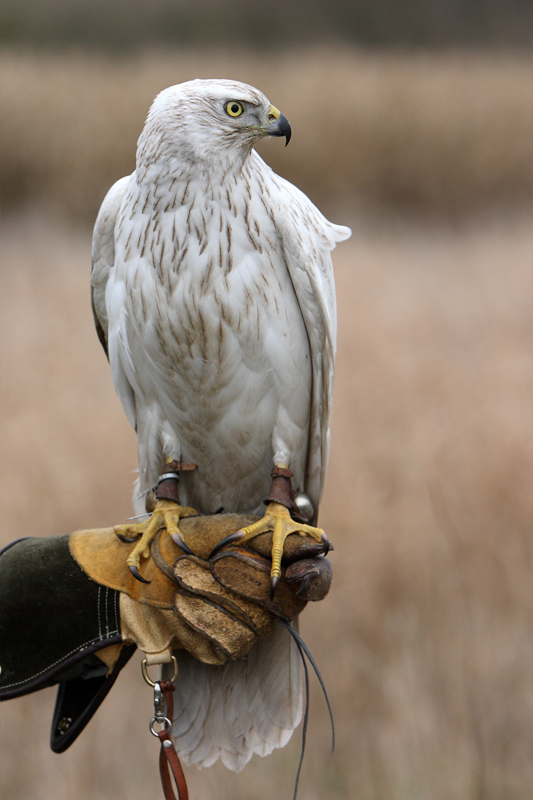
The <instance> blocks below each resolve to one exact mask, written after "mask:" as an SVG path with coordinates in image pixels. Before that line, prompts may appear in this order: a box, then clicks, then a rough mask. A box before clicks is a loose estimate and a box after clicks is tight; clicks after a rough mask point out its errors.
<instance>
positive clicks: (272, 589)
mask: <svg viewBox="0 0 533 800" xmlns="http://www.w3.org/2000/svg"><path fill="white" fill-rule="evenodd" d="M278 580H279V578H278V577H277V575H274V577H273V578H271V580H270V599H271V600H273V599H274V592H275V591H276V586H277V585H278Z"/></svg>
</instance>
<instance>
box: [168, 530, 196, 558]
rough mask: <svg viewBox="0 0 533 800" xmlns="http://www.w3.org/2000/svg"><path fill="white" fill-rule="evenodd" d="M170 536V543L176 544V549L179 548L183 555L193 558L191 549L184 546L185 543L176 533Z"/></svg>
mask: <svg viewBox="0 0 533 800" xmlns="http://www.w3.org/2000/svg"><path fill="white" fill-rule="evenodd" d="M171 535H172V541H173V542H174V543H175V544H177V545H178V547H180V548H181V549H182V550H183V551H184V552H185V553H187V555H189V556H193V555H194V553H193V551H192V550H191V548H190V547H187V545H186V544H185V542H184V541H183V539H182V538H181V536H180V535H179V534H178V533H173V534H171Z"/></svg>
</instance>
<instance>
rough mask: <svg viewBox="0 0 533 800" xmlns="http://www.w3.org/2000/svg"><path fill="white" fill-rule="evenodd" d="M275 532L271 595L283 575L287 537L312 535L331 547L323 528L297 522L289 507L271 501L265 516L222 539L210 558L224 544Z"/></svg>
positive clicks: (246, 540)
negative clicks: (283, 558)
mask: <svg viewBox="0 0 533 800" xmlns="http://www.w3.org/2000/svg"><path fill="white" fill-rule="evenodd" d="M269 531H272V532H273V536H272V569H271V570H270V577H271V581H272V582H271V589H270V596H271V597H273V596H274V590H275V588H276V585H277V583H278V580H279V577H280V575H281V559H282V556H283V545H284V543H285V539H286V538H287V536H289V535H290V534H291V533H299V534H300V536H312V537H313V538H314V539H316V540H317V542H322V543H323V544H324V545H325V546H326V552H327V550H328V549H329V541H328V537H327V536H326V534H325V533H324V531H323V530H322V528H313V527H312V526H311V525H304V524H302V523H301V522H295V521H294V520H293V519H292V517H291V515H290V513H289V510H288V509H287V508H285V506H282V505H281V504H280V503H269V504H268V506H267V509H266V511H265V516H264V517H263V518H262V519H260V520H258V521H257V522H254V523H253V525H249V526H248V527H247V528H243V529H242V530H240V531H236V532H235V533H231V534H230V535H229V536H226V538H225V539H222V541H221V542H219V543H218V544H217V546H216V547H215V549H214V550H213V551H212V553H211V555H210V558H211V557H212V556H214V555H215V553H217V552H218V551H219V550H220V549H221V548H222V547H224V545H226V544H229V543H230V542H240V543H241V544H242V543H244V542H248V541H249V540H250V539H253V538H254V537H255V536H259V534H260V533H268V532H269Z"/></svg>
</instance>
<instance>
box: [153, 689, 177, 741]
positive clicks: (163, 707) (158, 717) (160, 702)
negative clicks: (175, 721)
mask: <svg viewBox="0 0 533 800" xmlns="http://www.w3.org/2000/svg"><path fill="white" fill-rule="evenodd" d="M156 724H159V725H162V726H163V728H164V730H166V731H169V730H170V729H171V727H172V722H171V721H170V720H169V718H168V717H167V703H166V700H165V696H164V694H163V692H162V690H161V684H160V682H159V681H157V683H156V684H154V716H153V717H152V719H151V720H150V726H149V727H150V733H151V734H152V736H157V731H156V730H155V729H154V725H156Z"/></svg>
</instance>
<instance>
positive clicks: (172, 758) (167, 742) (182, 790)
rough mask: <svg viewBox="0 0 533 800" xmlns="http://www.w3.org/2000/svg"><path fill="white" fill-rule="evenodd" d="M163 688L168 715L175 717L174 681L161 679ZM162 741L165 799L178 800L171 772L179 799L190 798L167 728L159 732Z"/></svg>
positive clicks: (161, 754) (160, 771) (162, 777)
mask: <svg viewBox="0 0 533 800" xmlns="http://www.w3.org/2000/svg"><path fill="white" fill-rule="evenodd" d="M160 685H161V690H162V692H163V694H164V697H165V700H166V705H167V716H168V718H169V719H172V718H173V717H174V700H173V697H172V692H173V691H174V690H175V688H176V687H175V686H174V684H173V683H172V681H169V680H166V681H161V683H160ZM157 735H158V736H159V740H160V742H161V752H160V753H159V773H160V775H161V785H162V787H163V793H164V795H165V800H176V795H175V794H174V788H173V786H172V780H171V777H170V775H171V773H172V776H173V778H174V780H175V782H176V786H177V787H178V799H179V800H189V791H188V789H187V782H186V780H185V775H184V774H183V769H182V766H181V764H180V760H179V758H178V754H177V753H176V748H175V747H174V743H173V741H172V739H171V737H170V732H169V731H167V730H162V731H159V733H158V734H157Z"/></svg>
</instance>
